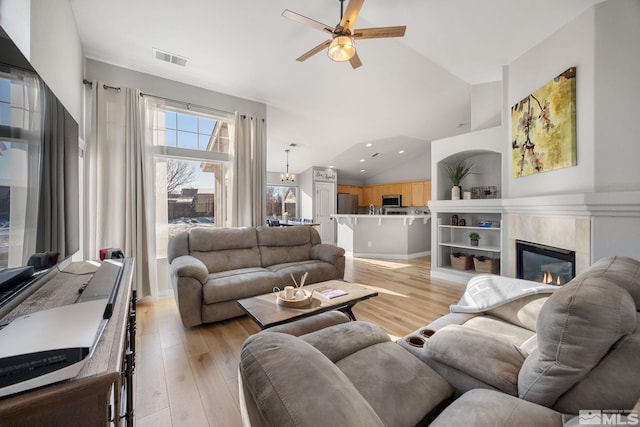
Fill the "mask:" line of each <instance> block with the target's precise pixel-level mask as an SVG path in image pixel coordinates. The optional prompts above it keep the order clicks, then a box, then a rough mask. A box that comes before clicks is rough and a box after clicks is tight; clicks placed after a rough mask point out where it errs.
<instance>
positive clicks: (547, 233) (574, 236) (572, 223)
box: [506, 214, 591, 277]
mask: <svg viewBox="0 0 640 427" xmlns="http://www.w3.org/2000/svg"><path fill="white" fill-rule="evenodd" d="M506 219H507V221H508V230H509V231H508V239H507V241H508V243H507V245H508V246H507V247H508V251H509V259H510V260H515V259H516V240H524V241H527V242H533V243H540V244H543V245H547V246H553V247H556V248H562V249H568V250H572V251H575V253H576V274H578V273H580V272H582V271H584V270H586V269H587V268H588V267H589V263H590V262H589V260H590V259H591V218H590V217H589V216H567V215H531V214H507V218H506ZM507 275H508V276H509V277H515V276H516V265H515V262H509V264H508V271H507Z"/></svg>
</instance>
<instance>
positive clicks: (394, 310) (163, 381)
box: [135, 257, 464, 427]
mask: <svg viewBox="0 0 640 427" xmlns="http://www.w3.org/2000/svg"><path fill="white" fill-rule="evenodd" d="M430 263H431V259H430V257H426V258H415V259H412V260H409V261H403V260H375V259H363V258H355V259H353V258H348V259H347V266H346V270H345V280H348V281H350V282H357V283H361V284H364V285H366V286H367V287H369V288H372V289H375V290H377V291H378V293H379V296H377V297H375V298H371V299H369V300H367V301H363V302H361V303H359V304H357V305H356V306H355V307H354V309H353V311H354V313H355V315H356V317H357V318H358V320H365V321H369V322H373V323H376V324H377V325H379V326H380V327H382V328H383V329H384V330H385V331H386V332H387V333H388V334H389V335H390V336H391V338H392V339H397V338H399V337H403V336H404V335H407V334H408V333H410V332H412V331H414V330H416V329H418V328H419V327H421V326H424V325H426V324H427V323H429V322H431V321H433V320H434V319H436V318H438V317H440V316H442V315H443V314H445V313H447V312H448V311H449V305H450V304H452V303H454V302H456V301H458V299H459V298H460V296H461V295H462V293H463V292H464V287H463V286H462V285H459V284H455V283H450V282H445V281H439V280H431V278H430V267H431V264H430ZM137 316H138V323H137V337H136V344H137V348H136V351H137V355H136V370H135V385H136V391H135V397H136V401H135V421H136V424H137V425H138V426H140V427H145V426H150V427H151V426H153V427H162V426H172V427H178V426H180V427H185V426H194V427H203V426H216V427H217V426H222V427H235V426H240V425H241V421H240V409H239V403H238V378H237V376H238V358H239V354H240V348H241V346H242V343H243V342H244V340H245V339H246V338H247V337H248V336H249V335H251V334H254V333H256V332H258V331H259V328H258V327H257V326H256V325H255V324H254V323H253V321H252V320H251V319H249V318H248V317H247V316H244V317H239V318H235V319H231V320H228V321H224V322H219V323H215V324H210V325H204V326H198V327H195V328H188V329H185V328H184V327H183V326H182V323H181V322H180V317H179V314H178V310H177V308H176V304H175V301H174V300H173V299H163V300H160V301H156V302H152V303H142V304H139V305H138V310H137Z"/></svg>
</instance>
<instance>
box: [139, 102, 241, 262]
mask: <svg viewBox="0 0 640 427" xmlns="http://www.w3.org/2000/svg"><path fill="white" fill-rule="evenodd" d="M149 114H151V123H152V126H151V127H152V129H151V131H152V135H153V145H154V147H155V152H156V155H155V167H156V251H157V255H158V258H163V257H165V256H166V248H167V243H168V239H170V238H171V237H172V236H174V235H176V234H177V233H179V232H181V231H184V230H188V229H189V228H193V227H224V226H225V213H226V205H227V202H226V197H227V193H228V192H227V181H228V175H227V173H228V169H229V168H228V164H229V160H230V156H229V148H230V138H229V134H230V128H231V129H232V125H233V116H231V115H227V116H224V115H215V114H212V113H211V112H207V111H205V110H204V109H195V108H192V107H187V108H184V107H183V106H180V105H170V104H167V103H165V102H158V103H157V104H156V105H154V106H153V107H152V108H151V110H150V113H149Z"/></svg>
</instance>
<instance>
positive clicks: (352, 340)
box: [300, 321, 390, 363]
mask: <svg viewBox="0 0 640 427" xmlns="http://www.w3.org/2000/svg"><path fill="white" fill-rule="evenodd" d="M300 338H301V339H303V340H304V341H306V342H308V343H309V344H311V345H312V346H314V347H315V348H317V349H318V350H319V351H320V352H321V353H322V354H324V355H325V357H327V358H328V359H329V360H331V361H332V362H333V363H336V362H338V361H340V360H342V359H344V358H345V357H347V356H350V355H351V354H353V353H356V352H358V351H360V350H362V349H363V348H367V347H369V346H372V345H374V344H379V343H383V342H389V341H390V339H389V335H387V334H386V333H385V332H384V331H383V330H382V329H380V327H378V326H376V325H374V324H372V323H368V322H357V321H356V322H348V323H342V324H339V325H335V326H331V327H328V328H325V329H320V330H319V331H316V332H313V333H310V334H307V335H302V336H301V337H300Z"/></svg>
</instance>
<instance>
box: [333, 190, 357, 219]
mask: <svg viewBox="0 0 640 427" xmlns="http://www.w3.org/2000/svg"><path fill="white" fill-rule="evenodd" d="M338 213H339V214H357V213H358V195H357V194H347V193H338Z"/></svg>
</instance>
